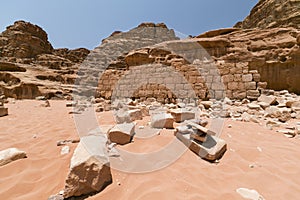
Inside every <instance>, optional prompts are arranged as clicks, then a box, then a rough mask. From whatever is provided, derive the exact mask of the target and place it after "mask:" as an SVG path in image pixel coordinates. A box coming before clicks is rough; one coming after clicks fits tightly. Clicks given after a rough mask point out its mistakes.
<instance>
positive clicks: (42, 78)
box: [0, 21, 90, 99]
mask: <svg viewBox="0 0 300 200" xmlns="http://www.w3.org/2000/svg"><path fill="white" fill-rule="evenodd" d="M89 53H90V51H89V50H87V49H84V48H79V49H75V50H69V49H53V47H52V45H51V44H50V42H49V41H48V36H47V33H46V32H45V31H44V30H43V29H42V28H40V27H39V26H37V25H33V24H31V23H29V22H24V21H17V22H15V23H14V24H13V25H11V26H8V27H7V28H6V30H5V31H4V32H3V33H1V34H0V93H3V94H5V95H6V96H8V97H14V98H18V99H24V98H26V99H31V98H35V97H36V96H39V95H46V96H48V97H49V98H50V97H55V96H56V97H59V98H64V95H67V96H68V95H70V93H71V91H72V84H74V81H75V78H76V75H75V73H76V69H77V68H78V66H77V65H79V64H80V63H81V62H82V61H83V60H84V59H85V58H86V56H87V55H88V54H89Z"/></svg>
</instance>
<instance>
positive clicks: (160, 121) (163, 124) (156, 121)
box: [151, 113, 174, 129]
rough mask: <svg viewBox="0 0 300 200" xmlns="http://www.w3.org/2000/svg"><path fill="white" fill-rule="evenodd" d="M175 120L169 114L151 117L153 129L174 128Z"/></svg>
mask: <svg viewBox="0 0 300 200" xmlns="http://www.w3.org/2000/svg"><path fill="white" fill-rule="evenodd" d="M173 123H174V118H173V116H172V115H171V114H169V113H158V114H154V115H152V117H151V126H152V127H153V128H169V129H172V128H174V126H173Z"/></svg>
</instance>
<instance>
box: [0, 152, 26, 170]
mask: <svg viewBox="0 0 300 200" xmlns="http://www.w3.org/2000/svg"><path fill="white" fill-rule="evenodd" d="M26 157H27V156H26V152H24V151H21V150H19V149H16V148H9V149H5V150H2V151H0V166H3V165H6V164H8V163H11V162H13V161H16V160H19V159H22V158H26Z"/></svg>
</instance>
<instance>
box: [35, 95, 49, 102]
mask: <svg viewBox="0 0 300 200" xmlns="http://www.w3.org/2000/svg"><path fill="white" fill-rule="evenodd" d="M35 99H36V100H38V101H46V100H47V99H46V97H45V96H38V97H35Z"/></svg>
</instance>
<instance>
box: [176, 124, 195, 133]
mask: <svg viewBox="0 0 300 200" xmlns="http://www.w3.org/2000/svg"><path fill="white" fill-rule="evenodd" d="M193 132H194V130H193V129H192V128H191V127H188V126H186V125H184V126H177V127H176V129H175V134H177V133H178V134H191V133H193Z"/></svg>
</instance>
